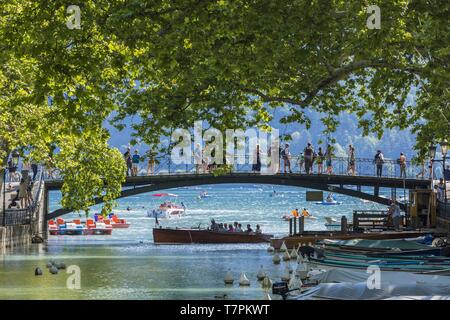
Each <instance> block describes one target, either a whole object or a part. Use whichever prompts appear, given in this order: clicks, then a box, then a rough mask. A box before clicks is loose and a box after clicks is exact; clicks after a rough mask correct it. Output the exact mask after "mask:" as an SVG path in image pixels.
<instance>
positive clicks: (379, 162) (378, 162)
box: [374, 150, 384, 177]
mask: <svg viewBox="0 0 450 320" xmlns="http://www.w3.org/2000/svg"><path fill="white" fill-rule="evenodd" d="M374 161H375V165H376V166H377V177H381V176H382V175H383V164H384V155H383V153H382V152H381V150H378V151H377V154H376V155H375V160H374Z"/></svg>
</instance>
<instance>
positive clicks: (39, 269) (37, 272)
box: [34, 267, 42, 276]
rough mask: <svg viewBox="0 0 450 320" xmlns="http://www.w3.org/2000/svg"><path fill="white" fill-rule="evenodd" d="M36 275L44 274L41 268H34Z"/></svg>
mask: <svg viewBox="0 0 450 320" xmlns="http://www.w3.org/2000/svg"><path fill="white" fill-rule="evenodd" d="M34 275H35V276H42V270H41V268H39V267H37V268H36V269H34Z"/></svg>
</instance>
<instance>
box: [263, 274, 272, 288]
mask: <svg viewBox="0 0 450 320" xmlns="http://www.w3.org/2000/svg"><path fill="white" fill-rule="evenodd" d="M261 286H262V288H263V289H272V280H270V278H269V277H267V276H266V277H265V278H264V279H263V281H262V283H261Z"/></svg>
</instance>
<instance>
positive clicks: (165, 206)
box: [147, 201, 186, 219]
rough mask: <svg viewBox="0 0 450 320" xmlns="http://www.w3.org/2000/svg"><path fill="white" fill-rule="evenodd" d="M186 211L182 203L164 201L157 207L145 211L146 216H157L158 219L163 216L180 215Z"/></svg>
mask: <svg viewBox="0 0 450 320" xmlns="http://www.w3.org/2000/svg"><path fill="white" fill-rule="evenodd" d="M185 212H186V207H185V206H184V205H181V206H179V205H176V204H175V203H173V202H170V201H166V202H164V203H162V204H161V205H160V206H159V207H158V209H153V210H149V211H147V217H149V218H158V219H165V218H168V219H170V218H174V217H181V216H182V215H183V214H184V213H185Z"/></svg>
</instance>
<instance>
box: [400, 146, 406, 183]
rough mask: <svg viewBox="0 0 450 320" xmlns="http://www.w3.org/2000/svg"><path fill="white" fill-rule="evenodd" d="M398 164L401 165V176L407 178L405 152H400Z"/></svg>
mask: <svg viewBox="0 0 450 320" xmlns="http://www.w3.org/2000/svg"><path fill="white" fill-rule="evenodd" d="M398 164H399V165H400V178H405V179H406V156H405V155H404V154H403V152H402V153H400V158H399V159H398Z"/></svg>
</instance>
